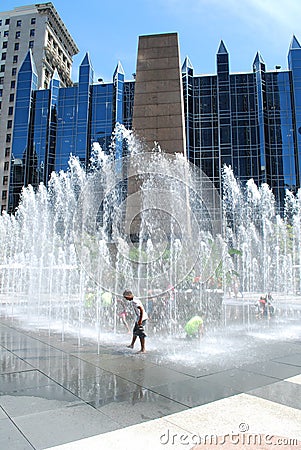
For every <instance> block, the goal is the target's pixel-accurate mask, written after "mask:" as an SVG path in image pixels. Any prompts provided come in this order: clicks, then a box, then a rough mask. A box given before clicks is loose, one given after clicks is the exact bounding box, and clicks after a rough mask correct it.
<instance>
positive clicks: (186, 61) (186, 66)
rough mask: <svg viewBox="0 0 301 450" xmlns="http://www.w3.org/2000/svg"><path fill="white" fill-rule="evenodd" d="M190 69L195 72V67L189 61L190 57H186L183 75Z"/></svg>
mask: <svg viewBox="0 0 301 450" xmlns="http://www.w3.org/2000/svg"><path fill="white" fill-rule="evenodd" d="M188 69H191V70H193V65H192V63H191V61H190V59H189V56H186V58H185V59H184V62H183V65H182V73H185V72H187V70H188Z"/></svg>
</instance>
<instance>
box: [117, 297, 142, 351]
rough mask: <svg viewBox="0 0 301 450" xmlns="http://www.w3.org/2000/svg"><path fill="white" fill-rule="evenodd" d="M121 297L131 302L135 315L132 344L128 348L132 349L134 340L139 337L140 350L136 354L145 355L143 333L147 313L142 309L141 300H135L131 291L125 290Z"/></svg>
mask: <svg viewBox="0 0 301 450" xmlns="http://www.w3.org/2000/svg"><path fill="white" fill-rule="evenodd" d="M123 297H124V298H125V299H126V300H128V301H129V302H131V304H132V305H133V308H134V311H135V314H136V321H135V325H134V328H133V338H132V342H131V343H130V345H128V348H134V345H135V342H136V339H137V337H139V340H140V344H141V349H140V351H139V352H138V353H145V338H146V334H145V331H144V326H145V324H146V321H147V319H148V316H147V313H146V311H145V309H144V306H143V304H142V302H141V300H137V299H135V298H134V295H133V293H132V291H130V290H129V289H126V290H125V291H124V293H123Z"/></svg>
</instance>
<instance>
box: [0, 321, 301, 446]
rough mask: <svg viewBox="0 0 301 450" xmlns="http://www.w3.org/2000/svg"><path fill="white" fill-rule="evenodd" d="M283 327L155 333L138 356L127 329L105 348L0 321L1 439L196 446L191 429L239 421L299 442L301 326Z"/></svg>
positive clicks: (229, 426) (231, 428)
mask: <svg viewBox="0 0 301 450" xmlns="http://www.w3.org/2000/svg"><path fill="white" fill-rule="evenodd" d="M23 326H24V328H23ZM287 328H288V327H287V326H286V327H285V326H284V327H283V328H279V330H277V329H275V325H273V327H271V328H267V329H264V330H261V329H258V328H256V329H242V328H237V329H236V328H235V327H233V329H230V330H228V329H227V330H222V331H218V330H217V331H216V332H215V333H216V334H215V335H214V334H213V333H208V336H205V337H204V339H203V340H202V341H201V342H199V341H196V342H191V341H187V340H185V339H182V338H179V339H173V338H171V337H169V338H167V339H166V340H164V339H162V338H160V337H159V336H155V335H154V336H149V337H148V340H147V353H146V354H145V355H137V354H136V351H135V350H134V351H133V350H131V349H128V348H126V344H128V340H129V336H128V335H127V334H126V333H124V334H122V333H120V334H116V335H113V334H107V335H105V334H104V335H102V336H101V343H100V342H96V341H95V340H94V341H93V339H91V338H89V337H85V336H81V337H80V339H79V336H78V335H77V334H76V333H73V334H72V333H65V334H64V335H62V334H61V333H57V332H53V333H52V332H51V333H49V331H47V330H46V329H40V328H36V329H29V328H28V327H27V326H26V324H24V323H23V322H20V321H19V320H17V319H13V318H11V319H10V318H2V317H0V356H1V365H0V423H1V424H3V428H1V430H2V436H3V439H4V442H6V441H5V439H8V438H9V439H10V438H12V439H14V440H15V442H16V448H17V449H18V448H22V442H24V449H27V446H28V445H29V446H30V448H34V449H46V448H49V447H58V448H62V449H63V448H65V449H66V450H67V449H70V450H71V449H73V448H74V449H81V450H85V449H87V450H91V449H93V448H97V449H99V448H104V449H106V450H110V449H112V450H119V449H122V450H125V449H127V448H131V450H132V448H133V445H134V446H136V445H139V444H140V443H141V438H140V436H143V448H144V449H145V450H146V449H150V448H151V449H152V450H157V449H160V448H183V446H184V444H185V446H184V448H192V446H193V445H196V444H198V442H195V441H193V436H194V435H195V433H200V432H205V431H207V432H208V433H209V432H211V433H217V434H218V433H219V435H221V434H222V433H226V432H228V433H232V432H239V431H240V428H239V425H240V424H241V423H246V424H248V426H249V428H250V429H251V430H254V432H258V433H262V432H273V433H275V435H276V434H277V435H278V436H281V435H285V434H283V433H284V432H285V433H286V435H288V436H292V437H294V436H296V437H298V436H299V437H300V436H301V431H300V423H301V420H300V419H301V417H300V414H301V412H300V409H299V407H298V403H297V402H298V399H299V398H300V386H301V378H300V377H301V366H300V355H301V345H300V340H301V339H300V338H301V325H299V324H298V323H294V328H292V329H290V330H288V329H287ZM288 331H289V332H288ZM62 338H63V340H62ZM281 414H282V421H281ZM262 417H263V419H262ZM263 420H264V421H266V422H265V423H262V421H263ZM260 425H262V426H261V427H260ZM266 425H268V426H266ZM166 433H174V435H175V438H174V441H175V442H176V440H177V439H179V436H182V438H183V439H184V440H185V439H186V442H184V444H183V443H180V444H179V442H178V444H177V445H178V447H177V446H176V444H175V443H172V441H171V440H170V439H171V438H170V434H166ZM181 433H182V434H181ZM0 438H1V434H0ZM167 438H168V439H169V442H165V441H166V440H167ZM12 442H13V441H12ZM0 443H1V441H0ZM19 443H21V444H20V445H21V447H18V445H19ZM187 443H188V444H189V445H186V444H187ZM179 445H180V446H179ZM0 448H2V446H1V447H0ZM3 448H5V449H6V448H8V449H9V446H6V447H5V446H3ZM238 448H239V447H238ZM13 450H15V448H14V447H13Z"/></svg>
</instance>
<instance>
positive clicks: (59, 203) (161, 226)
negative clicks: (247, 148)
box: [0, 126, 301, 351]
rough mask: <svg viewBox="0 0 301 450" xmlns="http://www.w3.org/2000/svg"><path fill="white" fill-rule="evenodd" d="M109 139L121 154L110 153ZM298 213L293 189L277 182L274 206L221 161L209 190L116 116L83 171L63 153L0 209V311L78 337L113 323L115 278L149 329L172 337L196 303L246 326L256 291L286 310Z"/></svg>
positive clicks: (266, 192)
mask: <svg viewBox="0 0 301 450" xmlns="http://www.w3.org/2000/svg"><path fill="white" fill-rule="evenodd" d="M117 147H118V148H119V150H120V148H122V149H124V148H126V151H127V155H128V156H126V157H124V158H120V159H115V157H114V155H116V154H117V151H116V148H117ZM119 153H120V152H119ZM131 180H136V181H135V182H136V183H138V184H139V186H140V189H139V192H138V193H137V190H136V191H135V190H132V191H131V190H130V189H129V186H130V183H131ZM137 180H138V181H137ZM130 197H131V198H130ZM129 200H131V201H134V203H135V205H136V206H137V209H138V213H139V214H138V215H139V232H138V234H137V235H136V239H133V236H131V234H130V233H129V232H128V230H129V229H130V227H129V224H128V223H127V222H128V216H127V212H128V208H129V206H128V205H129ZM136 218H137V217H136V216H135V219H136ZM222 218H223V220H222ZM300 218H301V193H300V191H299V192H298V193H297V195H293V194H292V193H290V192H288V193H287V195H286V200H285V211H284V215H283V216H280V215H279V214H277V213H276V207H275V201H274V197H273V194H272V192H271V190H270V189H269V188H268V186H267V185H265V184H263V185H262V186H260V187H257V186H256V185H255V184H254V181H253V180H249V181H248V183H247V184H246V187H245V188H241V187H240V186H239V184H238V182H237V180H235V178H234V176H233V172H232V170H231V168H229V167H224V169H223V201H221V199H220V197H219V195H218V193H217V192H216V190H215V189H214V187H213V185H212V183H211V182H210V181H209V179H208V178H207V177H206V176H205V175H204V174H203V173H201V171H200V170H198V169H197V168H196V167H194V166H192V165H190V164H189V163H188V162H187V161H186V160H185V158H184V157H183V156H182V155H166V154H164V152H162V151H161V149H160V147H158V145H156V146H155V148H154V151H153V152H151V153H145V152H144V151H143V147H142V144H140V143H138V142H137V141H136V140H135V138H134V136H133V134H132V133H131V132H129V131H128V130H125V129H124V128H123V127H122V126H118V127H117V128H116V130H115V132H114V134H113V138H112V147H111V149H110V151H109V152H107V153H106V152H104V151H103V150H102V149H101V148H100V147H99V145H98V144H95V145H94V147H93V151H92V157H91V161H90V166H89V170H88V171H87V170H85V169H84V168H83V167H82V166H81V164H80V162H79V160H78V159H77V158H76V157H74V156H71V157H70V160H69V169H68V171H66V172H63V171H62V172H59V173H53V174H52V176H51V179H50V181H49V185H48V188H46V187H45V186H44V185H43V184H41V185H40V186H39V188H38V189H37V191H36V192H35V191H34V189H33V188H32V187H31V186H29V187H27V188H25V189H23V192H22V197H21V201H20V205H19V207H18V210H17V211H16V213H15V214H14V215H8V214H6V213H5V212H4V213H3V214H2V216H1V218H0V231H1V232H0V240H1V244H0V248H1V265H0V295H1V302H0V306H1V312H2V313H3V314H6V315H7V316H16V315H17V316H18V317H22V318H24V319H25V320H26V321H27V323H30V324H34V323H36V324H38V326H39V327H41V328H48V329H49V330H51V329H56V330H59V331H60V332H61V333H62V336H64V334H65V333H66V332H70V330H76V333H77V334H78V338H79V342H80V339H81V337H82V336H83V335H93V336H94V337H95V336H96V337H97V339H98V342H100V341H101V340H102V339H104V335H105V333H109V334H107V338H106V339H108V335H110V336H111V335H112V332H115V333H116V332H121V331H122V330H124V329H123V328H122V327H123V324H122V322H121V321H120V313H121V312H122V310H123V308H124V307H126V305H123V303H122V295H121V294H122V292H123V290H124V289H125V288H130V289H132V290H133V291H134V293H135V294H136V295H137V296H139V297H140V298H141V299H142V300H143V302H145V305H146V308H147V310H148V313H149V315H150V332H154V333H156V335H157V336H164V335H165V334H169V335H175V334H178V335H179V336H181V335H182V334H183V325H184V324H185V322H186V321H187V320H188V319H189V318H190V317H191V316H192V315H195V314H197V313H201V314H204V313H205V315H206V321H207V323H212V324H213V325H214V326H215V327H217V326H224V325H231V326H232V325H233V323H242V324H247V325H248V327H250V324H251V323H252V321H254V320H255V314H254V308H253V304H254V302H255V301H256V300H257V299H258V295H259V294H260V293H267V292H273V297H274V300H275V302H276V307H277V310H278V311H280V312H281V317H283V316H285V317H295V316H296V315H297V316H298V314H299V310H300V309H301V308H299V302H300V297H299V295H300V292H301V233H300V226H301V225H300V223H301V221H300ZM296 305H297V306H296ZM129 318H131V317H129ZM210 345H212V343H210ZM217 347H218V346H217ZM212 351H213V350H212Z"/></svg>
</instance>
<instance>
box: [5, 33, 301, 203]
mask: <svg viewBox="0 0 301 450" xmlns="http://www.w3.org/2000/svg"><path fill="white" fill-rule="evenodd" d="M216 67H217V72H216V74H214V75H195V74H194V69H193V66H192V64H191V62H190V60H189V58H186V59H185V61H184V63H183V65H182V83H181V86H182V87H183V92H182V95H183V104H184V115H185V120H184V122H185V130H186V147H187V148H186V152H187V156H188V158H189V160H190V161H191V162H192V163H193V164H195V165H197V166H198V167H200V168H201V169H202V170H203V171H204V172H205V174H206V175H208V176H209V178H210V179H211V180H212V181H213V182H214V184H215V185H216V187H217V188H218V189H220V188H221V173H222V167H223V165H224V164H226V165H230V166H231V167H232V169H233V171H234V174H235V176H236V177H238V178H239V179H240V180H241V182H242V183H244V182H246V181H247V180H248V179H250V178H253V179H254V181H255V182H256V183H257V184H260V183H262V182H266V183H268V184H269V186H270V187H271V188H272V190H273V192H274V194H275V197H276V201H277V202H278V205H279V207H280V206H281V205H282V204H283V198H284V194H285V189H290V190H292V191H295V190H296V189H297V188H299V187H300V171H301V161H300V152H301V46H300V43H299V42H298V40H297V38H296V37H295V36H294V37H293V39H292V42H291V45H290V48H289V53H288V69H286V70H283V69H280V68H277V67H276V68H275V69H274V70H272V71H270V70H267V69H266V65H265V63H264V61H263V59H262V57H261V55H260V54H259V53H257V55H256V57H255V59H254V62H253V66H252V69H251V70H250V72H247V73H234V74H231V73H230V68H229V54H228V51H227V48H226V46H225V44H224V43H223V42H222V41H221V43H220V46H219V48H218V51H217V55H216ZM158 95H159V94H158ZM134 97H135V80H130V81H127V80H126V79H125V74H124V71H123V68H122V66H121V64H120V63H118V64H117V67H116V70H115V72H114V74H113V79H112V82H103V81H98V82H96V83H95V82H94V76H93V69H92V65H91V62H90V60H89V56H88V54H86V56H85V57H84V59H83V61H82V63H81V66H80V70H79V79H78V83H75V84H74V86H71V87H61V83H60V79H59V76H58V74H57V72H55V73H54V75H53V77H52V80H51V83H50V85H49V88H48V89H44V90H37V86H36V70H35V64H34V61H33V58H32V54H31V50H29V52H28V54H27V56H26V58H25V60H24V62H23V64H22V66H21V68H20V70H19V73H18V79H17V85H16V105H15V120H14V130H13V143H12V164H11V178H10V196H9V208H10V210H14V209H15V207H16V206H17V204H18V199H19V194H20V191H21V188H22V186H23V185H28V184H32V185H33V186H35V187H36V186H37V185H38V184H39V182H41V181H43V182H44V183H45V184H47V182H48V180H49V176H50V174H51V172H52V171H54V170H55V171H58V170H61V169H63V170H66V169H67V167H68V159H69V156H70V154H73V155H76V156H77V157H78V158H79V159H80V161H81V162H82V163H83V164H85V165H87V164H88V161H89V158H90V152H91V147H92V143H93V142H99V143H100V145H101V146H102V147H103V148H104V149H106V148H108V146H109V144H110V141H111V134H112V132H113V130H114V127H115V125H116V124H117V123H120V124H123V125H124V126H125V127H126V128H128V129H131V127H132V118H133V108H134ZM159 144H160V143H159ZM163 151H164V148H163ZM120 156H121V154H118V155H116V157H120Z"/></svg>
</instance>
